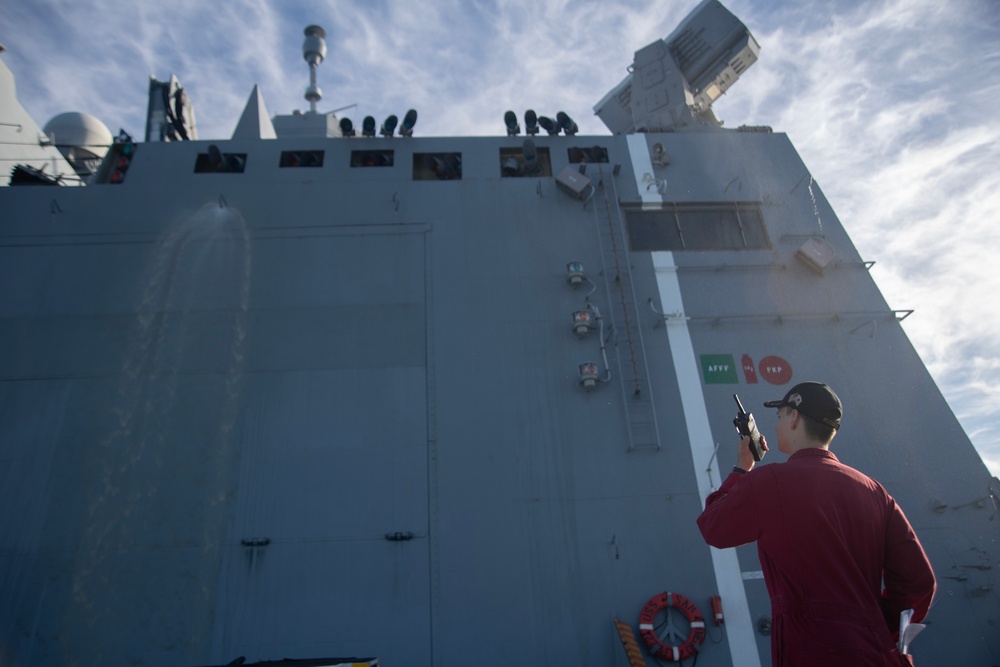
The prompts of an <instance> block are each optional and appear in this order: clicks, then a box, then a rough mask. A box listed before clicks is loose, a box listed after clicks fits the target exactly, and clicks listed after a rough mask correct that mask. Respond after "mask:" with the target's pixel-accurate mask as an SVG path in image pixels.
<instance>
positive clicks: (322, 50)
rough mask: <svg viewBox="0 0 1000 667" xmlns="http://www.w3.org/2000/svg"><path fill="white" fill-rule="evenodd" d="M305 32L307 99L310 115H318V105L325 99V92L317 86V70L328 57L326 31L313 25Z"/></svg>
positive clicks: (303, 52)
mask: <svg viewBox="0 0 1000 667" xmlns="http://www.w3.org/2000/svg"><path fill="white" fill-rule="evenodd" d="M304 32H305V36H306V39H305V41H304V42H302V57H303V58H305V61H306V62H307V63H309V87H308V88H306V99H307V100H308V101H309V113H316V103H317V102H319V101H320V100H321V99H323V91H322V90H320V89H319V86H317V85H316V69H317V68H318V67H319V64H320V63H321V62H323V58H325V57H326V40H325V39H324V38H325V37H326V31H325V30H323V28H321V27H319V26H318V25H311V26H308V27H307V28H306V29H305V31H304Z"/></svg>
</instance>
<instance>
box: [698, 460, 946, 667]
mask: <svg viewBox="0 0 1000 667" xmlns="http://www.w3.org/2000/svg"><path fill="white" fill-rule="evenodd" d="M698 527H699V528H700V529H701V534H702V535H703V536H704V538H705V541H706V542H708V543H709V544H710V545H712V546H714V547H717V548H720V549H724V548H727V547H735V546H739V545H741V544H746V543H748V542H753V541H754V540H756V541H757V552H758V554H759V556H760V563H761V566H762V568H763V570H764V582H765V583H766V584H767V590H768V592H769V593H770V595H771V614H772V616H773V619H772V625H771V655H772V664H773V665H775V666H781V667H787V666H792V665H794V666H798V665H808V666H810V667H820V666H825V665H830V666H836V667H844V666H845V665H865V666H868V665H873V666H874V665H878V666H882V665H892V666H894V667H895V666H898V665H901V664H903V665H905V664H907V663H906V662H903V660H904V659H903V658H901V657H900V656H899V654H898V652H897V650H896V646H895V640H896V635H898V633H899V613H900V612H901V611H903V610H904V609H910V608H912V609H913V610H914V615H913V621H914V622H919V621H920V620H922V619H923V618H924V616H925V615H926V614H927V610H928V608H929V607H930V604H931V599H932V598H933V596H934V590H935V588H936V582H935V579H934V572H933V570H932V569H931V565H930V562H929V561H928V560H927V555H926V554H925V553H924V549H923V547H922V546H921V545H920V541H919V540H918V539H917V536H916V534H915V533H914V532H913V529H912V528H911V527H910V523H909V521H907V520H906V516H905V515H904V514H903V511H902V510H901V509H900V508H899V507H898V506H897V505H896V501H895V500H893V498H892V496H890V495H889V494H888V493H887V492H886V490H885V489H884V488H882V485H881V484H879V483H878V482H876V481H874V480H872V479H871V478H869V477H867V476H865V475H863V474H861V473H860V472H858V471H857V470H854V469H853V468H850V467H848V466H845V465H843V464H842V463H841V462H840V461H838V460H837V457H836V456H834V455H833V453H831V452H829V451H827V450H825V449H818V448H810V449H803V450H800V451H798V452H796V453H794V454H792V456H791V457H789V459H788V461H787V462H786V463H772V464H769V465H764V466H760V467H758V468H755V469H754V470H753V471H751V472H750V473H747V474H745V475H742V474H740V473H737V472H733V473H732V474H730V475H729V477H727V478H726V480H725V481H724V482H723V483H722V486H721V487H720V488H719V490H718V491H715V492H714V493H712V494H711V495H710V496H708V498H707V499H706V502H705V511H704V512H702V514H701V516H699V517H698ZM883 584H884V589H883Z"/></svg>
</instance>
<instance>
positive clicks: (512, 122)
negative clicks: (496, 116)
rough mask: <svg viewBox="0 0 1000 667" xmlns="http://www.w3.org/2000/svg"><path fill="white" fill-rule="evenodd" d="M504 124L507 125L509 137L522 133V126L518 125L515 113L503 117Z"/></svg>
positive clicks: (511, 112) (508, 113)
mask: <svg viewBox="0 0 1000 667" xmlns="http://www.w3.org/2000/svg"><path fill="white" fill-rule="evenodd" d="M503 122H504V124H505V125H507V136H508V137H513V136H514V135H516V134H520V133H521V126H520V125H518V124H517V114H515V113H514V112H513V111H508V112H506V113H505V114H504V115H503Z"/></svg>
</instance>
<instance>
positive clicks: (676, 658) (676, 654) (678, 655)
mask: <svg viewBox="0 0 1000 667" xmlns="http://www.w3.org/2000/svg"><path fill="white" fill-rule="evenodd" d="M670 648H671V649H673V653H674V662H679V661H680V659H681V652H680V650H678V648H677V647H676V646H671V647H670Z"/></svg>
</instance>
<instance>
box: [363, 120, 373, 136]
mask: <svg viewBox="0 0 1000 667" xmlns="http://www.w3.org/2000/svg"><path fill="white" fill-rule="evenodd" d="M361 136H362V137H374V136H375V119H374V118H372V117H371V116H365V119H364V121H363V122H362V123H361Z"/></svg>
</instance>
